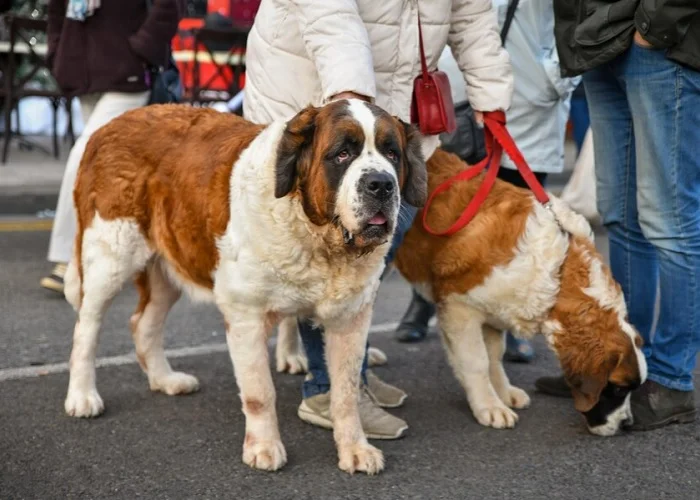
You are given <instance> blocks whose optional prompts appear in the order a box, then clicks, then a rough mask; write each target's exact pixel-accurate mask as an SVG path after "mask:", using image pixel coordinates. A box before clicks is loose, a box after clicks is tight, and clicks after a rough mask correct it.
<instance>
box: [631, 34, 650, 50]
mask: <svg viewBox="0 0 700 500" xmlns="http://www.w3.org/2000/svg"><path fill="white" fill-rule="evenodd" d="M634 43H636V44H637V45H639V46H640V47H644V48H645V49H649V48H651V47H652V45H651V44H650V43H649V42H647V41H646V40H645V39H644V37H642V34H641V33H640V32H639V31H635V32H634Z"/></svg>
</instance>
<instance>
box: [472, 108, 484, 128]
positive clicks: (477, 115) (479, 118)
mask: <svg viewBox="0 0 700 500" xmlns="http://www.w3.org/2000/svg"><path fill="white" fill-rule="evenodd" d="M474 121H475V122H476V124H477V125H478V126H480V127H483V126H484V113H483V112H481V111H474Z"/></svg>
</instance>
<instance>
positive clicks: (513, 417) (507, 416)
mask: <svg viewBox="0 0 700 500" xmlns="http://www.w3.org/2000/svg"><path fill="white" fill-rule="evenodd" d="M474 417H475V418H476V420H477V421H478V422H479V423H480V424H481V425H485V426H486V427H493V428H494V429H511V428H513V427H515V424H516V422H517V421H518V415H517V413H515V412H514V411H513V410H511V409H510V408H508V407H506V406H505V405H504V406H492V407H490V408H482V409H480V410H478V411H475V412H474Z"/></svg>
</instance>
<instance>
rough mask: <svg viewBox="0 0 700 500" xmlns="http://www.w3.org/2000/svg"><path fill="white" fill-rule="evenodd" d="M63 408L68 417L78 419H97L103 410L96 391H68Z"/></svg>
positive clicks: (103, 406) (102, 404) (100, 399)
mask: <svg viewBox="0 0 700 500" xmlns="http://www.w3.org/2000/svg"><path fill="white" fill-rule="evenodd" d="M64 407H65V409H66V413H67V414H68V415H70V416H71V417H78V418H90V417H97V416H98V415H100V414H101V413H102V412H103V411H104V410H105V405H104V403H103V402H102V398H101V397H100V395H99V393H98V392H97V389H91V390H89V391H85V392H83V391H77V390H69V391H68V396H66V402H65V405H64Z"/></svg>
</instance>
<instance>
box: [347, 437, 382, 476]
mask: <svg viewBox="0 0 700 500" xmlns="http://www.w3.org/2000/svg"><path fill="white" fill-rule="evenodd" d="M338 459H339V460H338V467H339V468H340V470H343V471H345V472H348V473H350V474H352V473H354V472H356V471H361V472H366V473H367V474H369V475H370V476H372V475H374V474H378V473H379V472H381V471H382V470H384V454H383V453H382V451H381V450H380V449H378V448H375V447H374V446H372V445H371V444H369V443H357V444H354V445H350V446H343V447H338Z"/></svg>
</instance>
